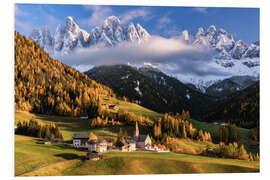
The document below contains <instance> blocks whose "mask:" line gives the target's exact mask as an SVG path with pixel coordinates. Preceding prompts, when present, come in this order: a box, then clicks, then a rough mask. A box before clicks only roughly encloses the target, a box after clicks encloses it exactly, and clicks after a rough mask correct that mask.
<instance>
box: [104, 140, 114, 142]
mask: <svg viewBox="0 0 270 180" xmlns="http://www.w3.org/2000/svg"><path fill="white" fill-rule="evenodd" d="M105 140H106V141H107V142H113V139H105Z"/></svg>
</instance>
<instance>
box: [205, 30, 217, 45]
mask: <svg viewBox="0 0 270 180" xmlns="http://www.w3.org/2000/svg"><path fill="white" fill-rule="evenodd" d="M206 37H207V39H208V41H209V45H210V47H215V45H216V43H217V30H216V27H215V26H214V25H211V26H210V27H209V28H208V30H207V33H206Z"/></svg>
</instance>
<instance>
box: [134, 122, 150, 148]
mask: <svg viewBox="0 0 270 180" xmlns="http://www.w3.org/2000/svg"><path fill="white" fill-rule="evenodd" d="M134 140H135V141H136V147H138V148H141V149H147V148H148V147H150V146H151V145H152V140H151V138H150V136H149V135H148V134H147V135H145V134H142V135H140V132H139V127H138V123H137V122H136V127H135V131H134Z"/></svg>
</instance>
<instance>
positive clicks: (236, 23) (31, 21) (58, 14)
mask: <svg viewBox="0 0 270 180" xmlns="http://www.w3.org/2000/svg"><path fill="white" fill-rule="evenodd" d="M111 15H114V16H117V17H119V18H120V20H121V22H122V23H123V24H128V23H129V22H133V23H135V24H136V23H140V24H141V25H142V26H143V27H144V28H145V29H146V30H147V31H148V32H149V33H150V34H151V35H158V36H162V37H167V38H169V37H173V36H177V35H180V34H181V32H182V31H183V30H188V31H189V32H190V33H191V34H196V32H197V30H198V28H199V27H203V28H204V30H205V31H206V30H207V28H208V27H209V26H210V25H212V24H213V25H215V26H216V28H217V29H219V28H223V29H225V30H226V31H227V32H229V33H231V34H232V35H233V36H234V38H235V40H240V39H241V40H243V41H244V42H245V43H248V44H249V43H251V42H254V41H257V40H259V9H258V8H214V7H210V8H206V7H164V6H163V7H162V6H161V7H160V6H159V7H155V6H93V5H67V4H65V5H55V4H54V5H52V4H16V5H15V30H16V31H18V32H20V33H21V34H23V35H26V36H29V34H30V33H31V31H32V30H33V28H41V27H43V26H47V27H48V28H49V29H50V31H51V34H53V33H54V32H55V29H56V26H57V25H58V24H65V18H66V17H67V16H72V17H73V19H74V20H75V21H76V22H77V24H78V25H79V26H80V27H81V28H82V29H84V30H86V31H87V32H90V31H91V29H92V28H93V27H95V26H100V25H101V24H102V22H103V21H104V20H105V19H106V17H108V16H111Z"/></svg>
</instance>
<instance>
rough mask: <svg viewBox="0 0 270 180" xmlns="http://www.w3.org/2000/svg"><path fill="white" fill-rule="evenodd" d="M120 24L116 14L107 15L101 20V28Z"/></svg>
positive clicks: (114, 26)
mask: <svg viewBox="0 0 270 180" xmlns="http://www.w3.org/2000/svg"><path fill="white" fill-rule="evenodd" d="M120 24H121V21H120V19H119V18H118V17H116V16H109V17H108V18H106V19H105V20H104V22H103V28H104V29H106V28H111V27H112V28H116V27H117V26H119V25H120Z"/></svg>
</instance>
